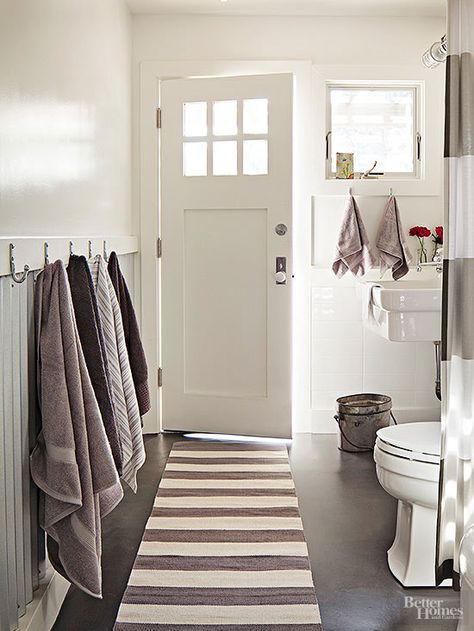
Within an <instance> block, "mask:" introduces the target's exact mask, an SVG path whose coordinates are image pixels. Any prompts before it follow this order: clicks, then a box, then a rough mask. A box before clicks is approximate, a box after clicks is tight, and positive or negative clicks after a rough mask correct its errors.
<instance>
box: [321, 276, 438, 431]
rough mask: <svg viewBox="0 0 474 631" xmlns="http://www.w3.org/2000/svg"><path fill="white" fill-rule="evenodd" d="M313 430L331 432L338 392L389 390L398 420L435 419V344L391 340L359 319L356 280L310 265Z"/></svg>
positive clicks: (345, 393)
mask: <svg viewBox="0 0 474 631" xmlns="http://www.w3.org/2000/svg"><path fill="white" fill-rule="evenodd" d="M312 283H313V287H312V431H313V432H317V433H332V432H335V431H336V430H337V425H336V423H335V421H334V419H333V416H334V412H335V401H336V399H337V398H338V397H340V396H344V395H347V394H356V393H360V392H375V393H380V394H387V395H388V396H390V397H392V399H393V409H394V414H395V416H396V417H397V420H399V421H401V422H410V421H427V420H436V419H438V418H439V415H440V406H439V402H438V400H437V398H436V396H435V393H434V379H435V366H434V349H433V344H432V343H431V342H416V343H400V342H389V341H388V340H385V339H384V338H382V337H380V336H378V335H377V334H376V333H374V332H373V331H370V330H368V329H366V328H365V327H364V325H363V322H362V302H361V298H360V295H359V292H358V291H357V289H356V281H355V280H354V279H352V278H350V277H344V278H343V279H341V280H337V279H336V278H335V277H334V276H333V275H332V273H331V271H330V270H328V269H313V280H312Z"/></svg>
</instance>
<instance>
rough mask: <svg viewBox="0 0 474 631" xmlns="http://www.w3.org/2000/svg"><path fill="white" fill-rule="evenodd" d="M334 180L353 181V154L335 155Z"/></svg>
mask: <svg viewBox="0 0 474 631" xmlns="http://www.w3.org/2000/svg"><path fill="white" fill-rule="evenodd" d="M336 179H338V180H353V179H354V154H353V153H336Z"/></svg>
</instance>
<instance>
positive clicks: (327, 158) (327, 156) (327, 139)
mask: <svg viewBox="0 0 474 631" xmlns="http://www.w3.org/2000/svg"><path fill="white" fill-rule="evenodd" d="M331 134H332V132H330V131H328V133H327V134H326V160H329V136H330V135H331Z"/></svg>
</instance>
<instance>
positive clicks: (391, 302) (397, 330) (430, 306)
mask: <svg viewBox="0 0 474 631" xmlns="http://www.w3.org/2000/svg"><path fill="white" fill-rule="evenodd" d="M362 285H364V286H365V288H364V291H363V294H364V296H363V300H364V301H365V302H366V303H367V306H368V308H367V309H364V313H365V314H366V315H365V318H364V320H365V325H366V326H368V327H369V328H371V329H372V330H374V331H376V332H377V333H379V334H380V335H382V336H383V337H385V338H386V339H389V340H392V341H394V342H423V341H437V340H439V339H441V277H431V278H423V277H422V276H420V277H419V278H416V277H415V278H414V277H413V276H412V275H409V276H408V278H407V280H405V279H401V280H398V281H393V280H381V281H373V282H365V283H362Z"/></svg>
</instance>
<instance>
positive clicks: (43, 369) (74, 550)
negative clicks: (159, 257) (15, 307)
mask: <svg viewBox="0 0 474 631" xmlns="http://www.w3.org/2000/svg"><path fill="white" fill-rule="evenodd" d="M35 319H36V328H37V361H38V367H37V375H38V400H39V408H40V411H41V423H42V428H41V432H40V433H39V435H38V438H37V442H36V445H35V447H34V449H33V451H32V453H31V475H32V477H33V480H34V482H35V483H36V485H37V486H38V487H39V489H40V524H41V527H42V528H43V529H44V530H45V531H46V532H47V533H48V535H49V536H51V537H52V538H53V539H54V540H55V541H56V542H57V544H58V554H59V559H60V561H61V564H62V566H63V568H64V571H65V574H66V577H67V579H68V580H69V581H70V582H72V583H74V584H75V585H77V586H78V587H79V588H80V589H82V590H83V591H84V592H86V593H87V594H90V595H91V596H95V597H97V598H101V597H102V572H101V517H103V516H104V515H107V513H109V512H110V511H111V510H112V509H113V508H115V506H116V505H117V504H118V503H119V502H120V500H121V499H122V497H123V490H122V487H121V485H120V482H119V478H118V475H117V470H116V468H115V464H114V460H113V457H112V452H111V449H110V445H109V442H108V440H107V436H106V433H105V430H104V424H103V421H102V418H101V416H100V411H99V406H98V404H97V400H96V398H95V395H94V390H93V388H92V384H91V381H90V378H89V374H88V372H87V366H86V363H85V360H84V355H83V353H82V349H81V343H80V340H79V334H78V331H77V327H76V322H75V318H74V310H73V305H72V300H71V294H70V290H69V284H68V280H67V275H66V270H65V268H64V264H63V263H62V261H56V263H54V264H52V265H48V266H46V267H45V269H44V271H43V272H42V273H41V274H40V275H39V276H38V279H37V282H36V289H35Z"/></svg>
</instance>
